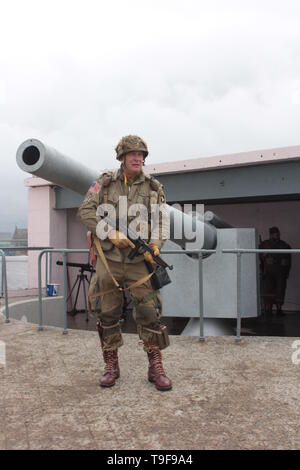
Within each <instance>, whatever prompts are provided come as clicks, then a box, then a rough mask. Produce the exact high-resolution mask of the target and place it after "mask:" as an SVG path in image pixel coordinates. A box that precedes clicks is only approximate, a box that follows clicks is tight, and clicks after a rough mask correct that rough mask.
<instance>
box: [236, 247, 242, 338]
mask: <svg viewBox="0 0 300 470" xmlns="http://www.w3.org/2000/svg"><path fill="white" fill-rule="evenodd" d="M236 258H237V270H236V276H237V290H236V292H237V302H236V303H237V312H236V342H237V343H239V342H240V341H241V275H242V253H241V252H240V251H238V252H237V257H236Z"/></svg>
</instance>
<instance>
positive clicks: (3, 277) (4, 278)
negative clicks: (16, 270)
mask: <svg viewBox="0 0 300 470" xmlns="http://www.w3.org/2000/svg"><path fill="white" fill-rule="evenodd" d="M0 255H1V257H2V263H1V264H2V274H1V285H2V287H1V289H2V295H1V296H2V297H3V287H4V296H5V323H9V311H8V292H7V272H6V258H5V253H4V251H3V250H2V249H1V250H0Z"/></svg>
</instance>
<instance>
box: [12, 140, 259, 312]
mask: <svg viewBox="0 0 300 470" xmlns="http://www.w3.org/2000/svg"><path fill="white" fill-rule="evenodd" d="M17 163H18V165H19V167H20V168H21V169H22V170H24V171H26V172H28V173H30V174H32V175H35V176H38V177H40V178H43V179H45V180H47V181H49V182H51V183H53V184H54V185H57V186H61V187H63V188H68V189H70V190H72V191H74V192H75V193H78V194H80V195H84V194H86V192H87V191H88V189H89V187H90V185H91V184H92V182H93V181H95V180H96V179H97V178H98V177H99V174H100V171H97V170H92V169H90V168H87V167H86V166H84V165H83V164H81V163H79V162H77V161H75V160H73V159H72V158H70V157H68V156H66V155H64V154H62V153H60V152H58V151H57V150H55V149H54V148H52V147H49V146H48V145H45V144H44V143H43V142H41V141H40V140H38V139H28V140H26V141H25V142H23V143H22V144H21V145H20V146H19V148H18V150H17ZM145 170H147V167H145ZM158 178H159V175H158ZM182 184H184V175H183V179H182ZM165 189H166V194H167V192H168V188H165ZM196 202H199V203H200V202H201V201H196ZM167 208H168V212H169V216H170V239H169V240H168V241H167V242H166V244H165V245H164V250H165V251H166V250H177V251H181V250H185V249H195V250H199V249H207V250H216V254H213V255H211V256H209V255H206V256H204V263H203V287H204V316H205V317H206V318H218V319H221V318H235V317H236V314H237V299H238V295H237V285H238V279H237V275H238V272H237V263H236V256H235V255H234V254H222V252H221V250H222V249H223V248H231V249H234V248H256V246H257V236H256V231H255V229H253V228H234V227H232V226H231V225H230V224H228V223H227V222H226V221H223V220H222V219H221V218H220V217H218V216H217V215H216V214H214V213H212V212H211V211H207V212H205V214H199V213H196V214H195V213H190V214H186V213H184V212H182V211H181V210H179V209H178V208H175V207H173V206H169V205H167ZM178 228H179V229H180V230H178ZM178 233H181V234H182V236H181V237H180V238H178V236H177V234H178ZM163 256H164V258H165V259H166V261H167V262H168V263H169V264H173V265H174V270H173V271H172V272H170V277H171V279H172V283H171V284H169V285H168V286H166V287H164V289H163V290H162V297H163V303H164V315H165V316H172V317H176V316H180V317H182V316H183V317H189V318H198V317H199V296H198V291H199V282H198V264H197V263H196V262H195V260H194V259H193V258H192V257H190V256H183V255H180V256H179V255H176V254H166V255H163ZM257 265H258V264H257V258H256V256H255V255H251V254H247V255H243V257H242V268H241V279H240V280H239V285H240V286H241V297H240V301H241V309H242V316H244V317H254V316H257V315H258V311H259V302H258V298H259V296H258V291H259V286H258V268H257Z"/></svg>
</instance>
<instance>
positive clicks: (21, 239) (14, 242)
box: [11, 226, 28, 255]
mask: <svg viewBox="0 0 300 470" xmlns="http://www.w3.org/2000/svg"><path fill="white" fill-rule="evenodd" d="M27 245H28V233H27V228H18V227H17V226H16V228H15V231H14V234H13V236H12V239H11V246H16V247H22V246H24V247H25V246H27ZM14 254H16V255H27V251H26V250H24V251H21V250H17V251H16V252H15V253H14Z"/></svg>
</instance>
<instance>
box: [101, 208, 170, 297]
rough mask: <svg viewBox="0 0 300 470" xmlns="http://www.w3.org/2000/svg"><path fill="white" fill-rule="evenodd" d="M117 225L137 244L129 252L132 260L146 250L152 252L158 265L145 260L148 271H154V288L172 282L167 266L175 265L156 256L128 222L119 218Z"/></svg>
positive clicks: (107, 221) (109, 223)
mask: <svg viewBox="0 0 300 470" xmlns="http://www.w3.org/2000/svg"><path fill="white" fill-rule="evenodd" d="M105 221H106V223H107V224H108V225H110V226H111V227H113V226H114V223H112V221H111V220H110V219H109V218H108V217H105ZM116 226H117V228H118V230H119V231H121V232H123V233H124V234H125V235H126V236H127V238H128V240H130V241H131V242H132V243H133V244H134V245H135V246H134V248H132V249H131V250H130V252H129V254H128V258H129V259H130V260H132V259H133V258H135V257H136V256H138V255H142V254H144V253H145V252H146V251H148V253H150V254H151V256H152V258H153V260H154V261H155V263H156V265H152V264H151V263H149V262H147V261H145V264H146V266H147V269H148V271H149V272H150V273H153V274H152V276H151V278H150V281H151V284H152V287H153V289H154V290H158V289H161V288H162V287H163V286H165V285H167V284H170V282H171V279H170V277H169V275H168V273H167V270H166V268H169V269H170V270H172V269H173V265H171V266H170V265H169V264H168V263H166V262H165V261H164V260H163V259H162V258H161V257H160V256H156V255H155V254H154V250H153V249H152V248H151V246H149V245H148V243H146V242H145V241H144V240H143V239H142V238H141V237H140V236H138V235H137V234H136V233H135V232H134V231H133V230H132V229H130V228H129V227H127V224H122V223H120V219H117V223H116Z"/></svg>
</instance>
